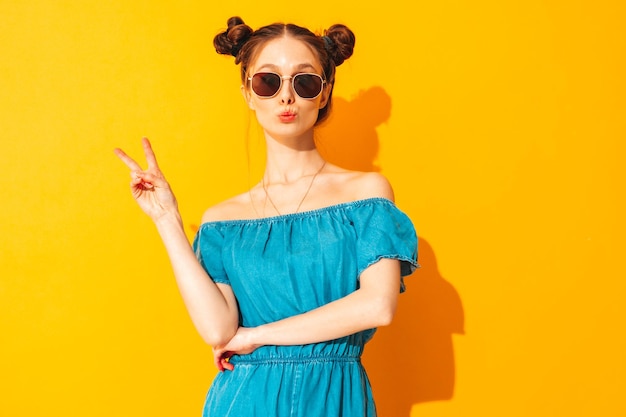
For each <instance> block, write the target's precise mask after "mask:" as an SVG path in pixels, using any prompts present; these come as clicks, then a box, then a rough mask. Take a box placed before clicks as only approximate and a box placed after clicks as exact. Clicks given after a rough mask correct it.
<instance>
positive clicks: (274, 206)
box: [261, 161, 326, 216]
mask: <svg viewBox="0 0 626 417" xmlns="http://www.w3.org/2000/svg"><path fill="white" fill-rule="evenodd" d="M325 166H326V161H324V163H323V164H322V166H321V167H320V169H318V170H317V172H316V173H315V175H313V178H312V179H311V183H310V184H309V187H308V188H307V189H306V192H305V193H304V196H303V197H302V200H300V203H299V204H298V207H296V211H294V213H297V212H299V211H300V206H302V203H304V200H305V199H306V196H307V195H309V191H311V187H313V183H314V182H315V178H317V174H319V173H320V172H322V170H323V169H324V167H325ZM261 184H262V186H263V191H265V197H267V199H268V200H269V202H270V204H271V205H272V207H273V208H274V210H276V213H278V215H279V216H282V213H281V212H280V211H279V210H278V208H277V207H276V204H274V201H272V197H270V194H269V193H268V192H267V186H266V185H265V175H264V176H263V178H262V179H261Z"/></svg>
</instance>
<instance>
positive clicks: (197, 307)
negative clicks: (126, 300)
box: [155, 213, 238, 346]
mask: <svg viewBox="0 0 626 417" xmlns="http://www.w3.org/2000/svg"><path fill="white" fill-rule="evenodd" d="M155 225H156V227H157V230H158V232H159V235H160V236H161V239H162V240H163V243H164V245H165V249H166V251H167V254H168V256H169V259H170V262H171V264H172V269H173V271H174V276H175V277H176V283H177V284H178V288H179V291H180V293H181V296H182V298H183V301H184V303H185V306H186V308H187V311H188V312H189V315H190V317H191V320H192V321H193V323H194V325H195V327H196V329H197V330H198V332H199V333H200V335H201V336H202V338H203V339H204V340H205V341H206V342H207V343H208V344H210V345H212V346H215V345H221V344H224V343H226V342H227V341H228V340H230V339H231V338H232V336H233V335H234V334H235V333H236V331H237V326H238V311H237V306H236V303H235V301H234V297H230V296H229V295H228V294H224V293H223V292H222V291H221V290H220V288H219V287H218V286H217V285H216V284H215V283H214V282H213V281H212V280H211V278H210V277H209V276H208V274H207V273H206V271H205V270H204V269H203V268H202V266H201V265H200V263H199V262H198V260H197V258H196V256H195V254H194V252H193V250H192V248H191V245H190V244H189V241H188V240H187V236H186V235H185V232H184V228H183V224H182V221H181V218H180V215H179V214H178V213H174V214H170V215H166V216H162V217H161V218H159V219H158V220H156V221H155Z"/></svg>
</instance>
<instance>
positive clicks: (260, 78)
mask: <svg viewBox="0 0 626 417" xmlns="http://www.w3.org/2000/svg"><path fill="white" fill-rule="evenodd" d="M280 83H281V79H280V76H279V75H278V74H274V73H272V72H257V73H256V74H254V75H253V76H252V83H251V84H252V85H251V86H252V91H254V92H255V93H256V94H257V95H258V96H261V97H272V96H273V95H274V94H276V93H277V92H278V90H279V89H280Z"/></svg>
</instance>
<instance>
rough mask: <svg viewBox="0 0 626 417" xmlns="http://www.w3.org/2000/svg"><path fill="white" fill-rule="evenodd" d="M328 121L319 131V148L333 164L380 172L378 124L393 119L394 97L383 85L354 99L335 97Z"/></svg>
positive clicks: (357, 169)
mask: <svg viewBox="0 0 626 417" xmlns="http://www.w3.org/2000/svg"><path fill="white" fill-rule="evenodd" d="M332 105H333V108H332V109H331V112H330V117H329V118H328V120H327V121H326V123H324V124H322V125H321V126H320V127H319V129H318V130H317V131H316V137H315V138H316V142H317V148H318V149H319V151H320V152H321V153H322V155H324V157H325V158H326V159H327V160H328V161H329V162H332V163H333V164H336V165H339V166H341V167H343V168H347V169H353V170H356V171H375V172H378V171H380V168H379V167H378V166H376V165H375V160H376V156H377V155H378V135H377V133H376V127H377V126H379V125H381V124H383V123H384V122H386V121H387V120H388V119H389V116H390V114H391V97H389V95H388V94H387V92H386V91H385V90H383V89H382V88H381V87H372V88H370V89H369V90H366V91H361V92H359V94H358V95H357V96H356V97H355V98H354V99H353V100H351V101H348V100H346V99H343V98H341V97H333V104H332Z"/></svg>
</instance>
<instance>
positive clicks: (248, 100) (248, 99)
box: [240, 84, 255, 110]
mask: <svg viewBox="0 0 626 417" xmlns="http://www.w3.org/2000/svg"><path fill="white" fill-rule="evenodd" d="M240 88H241V95H242V96H243V99H244V100H246V104H248V107H249V108H250V110H255V108H254V103H253V102H252V94H250V91H248V90H247V89H246V87H244V86H243V84H242V85H241V87H240Z"/></svg>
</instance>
